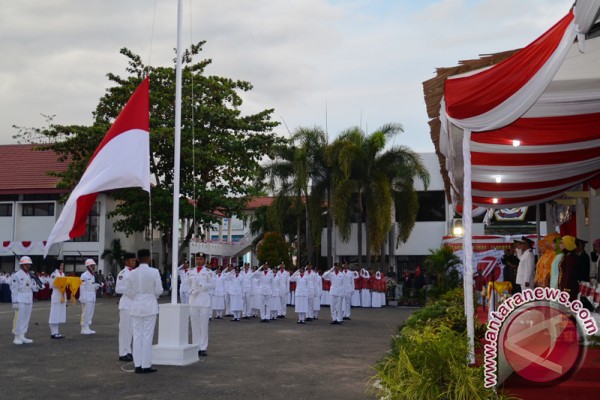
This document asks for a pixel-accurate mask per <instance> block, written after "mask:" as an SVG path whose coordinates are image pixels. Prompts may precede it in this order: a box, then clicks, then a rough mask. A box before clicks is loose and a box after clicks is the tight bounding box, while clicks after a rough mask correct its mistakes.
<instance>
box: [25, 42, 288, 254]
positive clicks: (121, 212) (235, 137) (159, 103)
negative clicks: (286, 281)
mask: <svg viewBox="0 0 600 400" xmlns="http://www.w3.org/2000/svg"><path fill="white" fill-rule="evenodd" d="M203 44H204V42H200V43H198V44H197V45H192V46H191V48H190V49H188V50H186V51H185V52H184V53H183V70H182V77H183V78H182V80H183V82H182V88H183V89H182V129H181V170H180V182H181V183H180V193H181V203H180V215H181V217H182V218H192V217H193V216H194V215H195V216H196V221H197V222H198V224H200V225H206V224H210V223H211V222H214V221H216V219H215V214H214V212H215V211H217V210H218V211H219V212H220V213H222V214H224V215H227V216H230V215H234V214H236V215H241V214H242V209H243V208H244V206H245V205H246V203H247V201H248V199H249V198H250V197H252V196H255V195H258V194H259V193H260V189H261V182H260V181H259V180H258V179H257V177H258V176H259V172H260V170H261V166H260V162H261V161H262V159H263V158H264V157H269V156H273V149H274V147H275V146H277V145H279V144H280V143H282V142H283V140H282V139H281V138H279V137H278V136H276V135H275V134H274V133H273V132H272V129H273V128H274V127H275V126H277V125H278V123H277V122H274V121H272V120H271V116H272V113H273V110H272V109H268V110H264V111H261V112H258V113H256V114H250V115H244V114H242V111H241V110H240V107H241V106H242V97H241V95H240V92H248V91H250V90H251V89H252V85H251V84H250V83H249V82H246V81H242V80H232V79H229V78H224V77H219V76H209V75H206V74H205V73H204V72H205V68H206V67H207V66H208V65H209V64H210V63H211V60H201V61H193V59H194V58H195V57H196V56H198V54H199V53H200V51H201V50H202V46H203ZM121 54H123V55H124V56H125V57H127V59H128V67H127V73H128V76H126V77H121V76H118V75H115V74H112V73H109V74H108V79H109V81H110V82H111V83H112V84H113V86H111V87H109V88H108V89H107V90H106V94H105V95H104V96H103V97H102V98H101V99H100V101H99V104H98V106H97V107H96V110H95V112H94V113H93V114H94V123H93V125H92V126H79V125H69V126H63V125H54V124H51V125H50V126H49V127H48V128H46V129H30V130H21V131H20V133H19V135H17V137H18V138H20V139H25V140H27V139H29V141H31V142H35V143H40V142H44V143H49V144H48V145H46V146H44V148H45V149H52V150H54V151H55V152H57V153H58V154H59V156H60V157H61V159H62V160H64V161H68V162H70V164H69V168H68V169H67V171H66V172H64V173H55V175H57V176H59V177H60V178H61V183H60V186H61V187H66V188H72V187H74V186H75V184H76V183H77V182H78V180H79V178H80V177H81V175H82V173H83V171H84V169H85V167H86V165H87V162H88V160H89V158H90V157H91V155H92V154H93V152H94V150H95V148H96V147H97V145H98V144H99V143H100V141H101V139H102V137H103V136H104V134H105V133H106V132H107V130H108V128H109V127H110V124H111V123H112V122H113V121H114V119H115V117H116V116H117V115H118V113H119V112H120V111H121V109H122V108H123V106H124V105H125V103H126V101H127V100H128V99H129V97H130V96H131V93H133V91H134V90H135V88H136V87H137V86H138V85H139V84H140V82H141V80H142V79H143V77H144V76H146V75H147V74H149V76H150V141H151V142H150V147H151V152H152V156H151V157H150V162H151V166H150V168H151V173H152V175H153V177H154V180H155V181H156V185H155V186H153V187H152V216H151V218H152V221H151V223H152V226H153V228H155V229H158V230H159V231H160V232H162V237H161V239H162V241H163V246H164V247H165V249H166V247H167V246H168V245H169V244H170V243H171V240H170V237H171V226H172V197H173V196H172V193H173V178H174V173H173V165H174V161H173V156H174V147H173V146H174V120H175V110H174V103H175V70H174V68H172V67H153V66H146V65H144V64H143V63H142V61H141V58H140V56H138V55H136V54H134V53H132V52H131V51H130V50H128V49H122V50H121ZM112 195H113V196H114V197H115V198H116V199H117V200H119V201H118V202H117V204H118V205H117V208H116V210H115V211H114V212H112V213H111V214H110V216H111V217H116V222H115V223H114V228H115V230H117V231H121V232H124V233H126V234H128V235H129V234H132V233H134V232H141V231H143V230H144V229H145V228H146V227H148V225H149V221H150V209H149V207H148V195H147V193H146V192H143V191H142V190H141V189H123V190H119V191H115V192H114V193H112ZM194 205H195V207H196V210H195V212H194Z"/></svg>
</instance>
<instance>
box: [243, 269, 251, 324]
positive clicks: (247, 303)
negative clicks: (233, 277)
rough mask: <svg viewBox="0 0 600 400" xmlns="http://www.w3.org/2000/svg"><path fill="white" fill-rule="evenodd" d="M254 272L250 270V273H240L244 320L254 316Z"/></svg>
mask: <svg viewBox="0 0 600 400" xmlns="http://www.w3.org/2000/svg"><path fill="white" fill-rule="evenodd" d="M253 275H254V272H252V271H251V270H250V269H248V272H246V271H242V272H240V276H241V277H242V300H243V308H242V314H243V318H250V317H251V316H252V276H253Z"/></svg>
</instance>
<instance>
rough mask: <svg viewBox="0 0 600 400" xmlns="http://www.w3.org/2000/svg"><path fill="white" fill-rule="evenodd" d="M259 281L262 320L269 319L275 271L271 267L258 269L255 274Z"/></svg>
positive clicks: (259, 303)
mask: <svg viewBox="0 0 600 400" xmlns="http://www.w3.org/2000/svg"><path fill="white" fill-rule="evenodd" d="M255 277H256V279H257V283H258V300H259V301H258V305H259V307H260V308H259V310H260V319H261V321H268V320H269V318H270V314H271V295H272V294H273V288H272V281H273V272H272V271H271V270H270V269H266V270H261V271H258V272H257V273H256V275H255Z"/></svg>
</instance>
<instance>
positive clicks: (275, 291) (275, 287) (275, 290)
mask: <svg viewBox="0 0 600 400" xmlns="http://www.w3.org/2000/svg"><path fill="white" fill-rule="evenodd" d="M270 306H271V312H270V317H271V319H272V320H275V319H277V317H278V316H279V309H280V308H281V297H280V296H279V275H277V274H276V273H274V274H273V280H272V281H271V304H270Z"/></svg>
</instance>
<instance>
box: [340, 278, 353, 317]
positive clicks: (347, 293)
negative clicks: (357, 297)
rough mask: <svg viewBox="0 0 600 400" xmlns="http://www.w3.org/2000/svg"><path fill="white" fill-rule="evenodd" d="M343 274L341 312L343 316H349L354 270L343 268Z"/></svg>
mask: <svg viewBox="0 0 600 400" xmlns="http://www.w3.org/2000/svg"><path fill="white" fill-rule="evenodd" d="M342 274H344V294H343V295H342V312H343V314H344V315H343V317H344V318H350V314H351V313H352V307H351V306H352V295H353V294H354V271H350V270H349V269H347V268H345V269H343V270H342Z"/></svg>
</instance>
